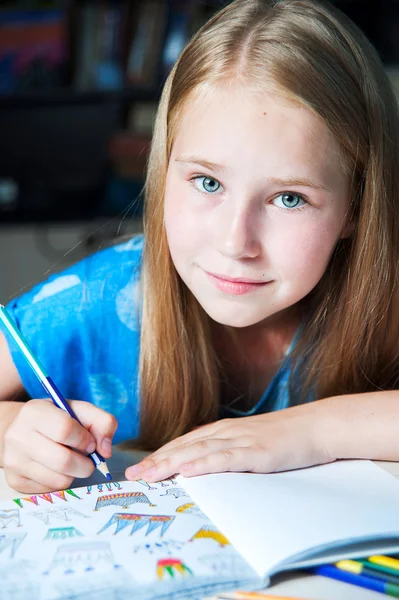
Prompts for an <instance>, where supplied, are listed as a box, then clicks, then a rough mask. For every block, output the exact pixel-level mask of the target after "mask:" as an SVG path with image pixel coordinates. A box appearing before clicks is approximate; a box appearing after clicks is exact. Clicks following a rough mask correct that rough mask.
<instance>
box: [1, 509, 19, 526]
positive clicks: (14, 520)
mask: <svg viewBox="0 0 399 600" xmlns="http://www.w3.org/2000/svg"><path fill="white" fill-rule="evenodd" d="M9 525H16V526H17V527H20V526H21V519H20V516H19V509H18V508H1V509H0V528H1V529H6V527H8V526H9Z"/></svg>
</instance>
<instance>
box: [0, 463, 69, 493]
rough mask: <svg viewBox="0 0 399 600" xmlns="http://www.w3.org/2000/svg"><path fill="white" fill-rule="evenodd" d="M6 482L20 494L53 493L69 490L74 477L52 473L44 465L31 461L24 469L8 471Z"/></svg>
mask: <svg viewBox="0 0 399 600" xmlns="http://www.w3.org/2000/svg"><path fill="white" fill-rule="evenodd" d="M6 480H7V482H8V484H9V485H10V487H12V488H13V489H16V490H18V491H20V492H29V491H30V492H35V491H36V492H37V491H38V490H42V491H47V492H52V491H56V490H65V489H68V488H69V486H70V485H71V483H72V481H73V477H69V476H68V475H61V474H59V473H56V472H55V471H51V469H48V468H47V467H44V466H43V465H41V464H39V463H37V462H34V461H31V462H29V463H28V464H25V465H23V469H22V468H21V469H17V470H16V469H14V470H13V471H11V472H10V471H9V470H6Z"/></svg>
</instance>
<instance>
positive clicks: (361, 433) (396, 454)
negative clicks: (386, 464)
mask: <svg viewBox="0 0 399 600" xmlns="http://www.w3.org/2000/svg"><path fill="white" fill-rule="evenodd" d="M309 408H310V406H309ZM314 411H315V412H314V416H315V418H316V427H317V428H318V433H319V440H320V444H324V447H325V449H326V452H327V453H328V454H329V455H330V456H331V457H332V458H333V459H339V458H366V459H372V460H392V461H399V391H390V392H370V393H364V394H351V395H347V396H336V397H332V398H326V399H324V400H319V401H317V402H315V403H314Z"/></svg>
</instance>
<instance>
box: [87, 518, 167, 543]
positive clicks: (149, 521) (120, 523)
mask: <svg viewBox="0 0 399 600" xmlns="http://www.w3.org/2000/svg"><path fill="white" fill-rule="evenodd" d="M175 518H176V517H171V516H169V515H138V514H132V513H115V514H114V515H113V516H112V517H111V518H110V520H109V521H108V523H106V524H105V525H104V527H103V528H102V529H100V531H99V532H98V533H102V532H103V531H105V530H106V529H108V527H111V526H112V525H114V523H116V530H115V531H114V535H116V534H117V533H119V532H120V531H122V529H125V528H126V527H128V526H129V525H131V526H132V530H131V532H130V535H133V534H134V533H136V531H139V529H141V528H142V527H145V526H146V525H148V529H147V532H146V535H149V534H150V533H151V532H152V531H154V530H155V529H158V528H159V527H161V533H160V537H162V536H163V535H164V533H165V531H166V530H167V529H168V528H169V527H170V526H171V524H172V523H173V521H174V520H175Z"/></svg>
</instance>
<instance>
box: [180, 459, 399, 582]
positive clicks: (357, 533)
mask: <svg viewBox="0 0 399 600" xmlns="http://www.w3.org/2000/svg"><path fill="white" fill-rule="evenodd" d="M178 479H179V480H180V481H181V484H182V485H183V487H184V488H185V489H186V490H187V491H188V493H189V494H190V496H191V497H192V498H193V500H194V501H196V502H197V503H198V504H199V505H200V506H201V509H202V510H203V511H204V512H205V513H206V514H207V515H208V516H209V518H210V519H211V520H212V521H213V522H214V523H215V525H216V526H217V527H218V528H219V529H220V530H222V531H223V533H224V534H225V535H226V537H227V538H228V539H229V540H230V542H231V543H232V544H233V545H234V546H235V547H236V549H237V550H239V551H240V552H241V554H242V555H243V556H244V558H245V559H246V560H247V561H248V562H249V563H250V564H251V565H252V566H253V568H254V569H255V570H256V571H257V573H258V574H259V575H261V576H262V577H265V576H267V575H268V574H270V572H271V571H272V570H273V567H274V566H276V565H277V563H279V562H281V561H282V560H284V559H286V558H287V557H288V556H292V555H293V554H296V553H298V552H301V551H303V550H305V549H307V548H310V547H313V546H319V545H322V544H326V543H330V542H337V541H340V540H342V539H348V538H355V537H364V536H370V537H373V536H377V535H380V534H385V535H390V536H391V535H392V536H393V535H394V534H395V533H396V536H398V538H399V481H397V480H396V479H395V478H394V477H393V476H392V475H390V474H389V473H387V472H386V471H383V470H382V469H380V468H379V467H377V466H376V465H374V464H373V463H372V462H370V461H358V460H356V461H352V460H351V461H339V462H335V463H331V464H328V465H322V466H318V467H312V468H308V469H300V470H296V471H289V472H284V473H273V474H269V475H257V474H253V473H222V474H219V475H205V476H200V477H192V478H187V479H185V478H183V477H182V478H180V477H179V478H178Z"/></svg>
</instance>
